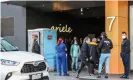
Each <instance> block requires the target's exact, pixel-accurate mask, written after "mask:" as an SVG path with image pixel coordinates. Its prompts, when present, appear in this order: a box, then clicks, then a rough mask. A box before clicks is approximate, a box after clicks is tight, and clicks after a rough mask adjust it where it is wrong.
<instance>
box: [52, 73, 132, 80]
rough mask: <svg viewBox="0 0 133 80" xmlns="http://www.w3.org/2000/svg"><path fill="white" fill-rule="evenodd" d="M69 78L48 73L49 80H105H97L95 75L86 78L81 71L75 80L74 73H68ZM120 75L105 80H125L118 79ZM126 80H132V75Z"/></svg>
mask: <svg viewBox="0 0 133 80" xmlns="http://www.w3.org/2000/svg"><path fill="white" fill-rule="evenodd" d="M69 74H70V76H58V75H56V73H55V72H50V80H106V79H104V76H103V77H102V78H101V79H97V78H96V77H97V75H94V76H88V73H87V72H86V71H83V72H82V73H81V74H80V78H79V79H77V78H75V77H76V73H73V72H69ZM120 76H121V75H109V78H108V79H107V80H126V79H120ZM127 80H133V73H131V74H130V76H129V79H127Z"/></svg>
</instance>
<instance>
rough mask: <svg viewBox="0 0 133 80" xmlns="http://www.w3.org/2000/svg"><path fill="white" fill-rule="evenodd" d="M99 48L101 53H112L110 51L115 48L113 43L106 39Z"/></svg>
mask: <svg viewBox="0 0 133 80" xmlns="http://www.w3.org/2000/svg"><path fill="white" fill-rule="evenodd" d="M99 48H100V49H101V53H110V52H111V51H110V50H111V49H112V48H113V43H112V41H111V40H110V39H108V38H104V39H102V40H101V42H100V44H99Z"/></svg>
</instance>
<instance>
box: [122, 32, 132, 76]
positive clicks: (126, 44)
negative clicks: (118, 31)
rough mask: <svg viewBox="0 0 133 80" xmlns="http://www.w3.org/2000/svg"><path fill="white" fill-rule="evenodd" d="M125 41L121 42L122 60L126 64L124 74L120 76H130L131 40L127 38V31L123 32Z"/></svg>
mask: <svg viewBox="0 0 133 80" xmlns="http://www.w3.org/2000/svg"><path fill="white" fill-rule="evenodd" d="M122 39H123V42H122V44H121V53H120V56H121V58H122V62H123V65H124V71H125V73H124V75H123V76H121V77H120V78H128V76H129V58H130V55H129V54H130V41H129V40H128V39H127V34H126V32H122Z"/></svg>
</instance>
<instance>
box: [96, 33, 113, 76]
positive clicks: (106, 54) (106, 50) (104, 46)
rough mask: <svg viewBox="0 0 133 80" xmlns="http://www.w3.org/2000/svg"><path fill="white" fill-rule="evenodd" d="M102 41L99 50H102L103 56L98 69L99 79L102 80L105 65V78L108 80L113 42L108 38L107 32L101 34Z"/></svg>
mask: <svg viewBox="0 0 133 80" xmlns="http://www.w3.org/2000/svg"><path fill="white" fill-rule="evenodd" d="M101 37H102V40H101V41H100V44H99V48H100V50H101V56H100V61H99V67H98V73H99V75H98V77H97V78H101V71H102V66H103V63H105V66H106V74H105V78H108V72H109V60H110V56H111V49H112V48H113V43H112V41H111V40H110V39H109V38H108V37H107V34H106V33H105V32H102V33H101Z"/></svg>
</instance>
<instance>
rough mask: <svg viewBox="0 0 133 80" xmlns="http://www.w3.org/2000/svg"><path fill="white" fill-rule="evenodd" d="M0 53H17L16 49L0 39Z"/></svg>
mask: <svg viewBox="0 0 133 80" xmlns="http://www.w3.org/2000/svg"><path fill="white" fill-rule="evenodd" d="M1 51H2V52H4V51H18V49H17V48H16V47H15V46H13V45H12V44H10V43H9V42H7V41H6V40H4V39H1Z"/></svg>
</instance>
